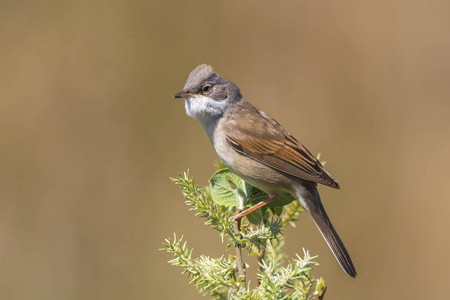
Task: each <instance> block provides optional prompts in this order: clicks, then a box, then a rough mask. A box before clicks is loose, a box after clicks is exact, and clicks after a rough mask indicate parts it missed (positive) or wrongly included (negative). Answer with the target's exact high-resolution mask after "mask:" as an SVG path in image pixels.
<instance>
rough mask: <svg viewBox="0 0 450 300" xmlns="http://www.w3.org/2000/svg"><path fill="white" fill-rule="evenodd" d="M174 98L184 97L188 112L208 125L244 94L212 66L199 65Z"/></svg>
mask: <svg viewBox="0 0 450 300" xmlns="http://www.w3.org/2000/svg"><path fill="white" fill-rule="evenodd" d="M174 98H184V99H185V108H186V113H187V114H188V115H189V116H191V117H193V118H194V119H197V120H198V121H200V123H202V124H203V125H206V123H209V122H210V121H214V120H215V119H217V118H218V117H220V116H222V115H223V114H224V113H225V111H226V110H227V109H228V108H229V107H230V106H231V105H233V104H234V103H236V102H238V101H239V100H241V98H242V95H241V93H240V91H239V88H238V87H237V86H236V85H235V84H234V83H233V82H231V81H229V80H228V79H226V78H223V77H221V76H220V75H219V74H217V73H215V72H214V71H213V69H212V67H211V66H208V65H199V66H198V67H196V68H195V69H194V70H193V71H192V72H191V74H189V77H188V79H187V81H186V84H185V86H184V88H183V91H182V92H180V93H178V94H176V95H175V96H174Z"/></svg>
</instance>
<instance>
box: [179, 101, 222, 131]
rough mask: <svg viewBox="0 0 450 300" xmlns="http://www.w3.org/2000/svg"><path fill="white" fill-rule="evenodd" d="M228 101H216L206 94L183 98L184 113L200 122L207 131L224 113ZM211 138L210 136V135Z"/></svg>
mask: <svg viewBox="0 0 450 300" xmlns="http://www.w3.org/2000/svg"><path fill="white" fill-rule="evenodd" d="M227 106H228V103H227V101H226V100H224V101H216V100H214V99H211V98H209V97H206V96H194V97H191V98H187V99H184V107H185V109H186V114H187V115H188V116H190V117H192V118H194V119H196V120H198V121H199V122H200V124H202V125H203V127H205V129H206V131H208V135H209V134H210V132H209V130H210V129H209V127H210V126H211V125H212V126H215V124H216V123H217V121H218V120H219V119H220V117H221V116H222V115H223V114H224V113H225V111H226V109H227ZM210 138H211V136H210Z"/></svg>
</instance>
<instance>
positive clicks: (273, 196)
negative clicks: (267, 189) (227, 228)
mask: <svg viewBox="0 0 450 300" xmlns="http://www.w3.org/2000/svg"><path fill="white" fill-rule="evenodd" d="M269 197H270V198H268V199H266V200H263V201H261V202H259V203H258V204H255V205H253V206H252V207H250V208H247V209H246V210H244V211H243V212H241V213H239V214H237V215H234V216H233V217H231V219H230V220H231V221H239V220H240V219H242V218H243V217H245V216H246V215H248V214H251V213H252V212H254V211H255V210H257V209H258V208H261V207H263V206H265V205H267V204H269V203H270V202H273V201H275V200H276V199H277V198H278V194H274V195H270V196H269Z"/></svg>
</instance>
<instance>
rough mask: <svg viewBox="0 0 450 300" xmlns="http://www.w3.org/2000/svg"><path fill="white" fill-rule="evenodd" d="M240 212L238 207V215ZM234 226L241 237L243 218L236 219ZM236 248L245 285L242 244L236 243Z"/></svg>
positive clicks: (237, 260)
mask: <svg viewBox="0 0 450 300" xmlns="http://www.w3.org/2000/svg"><path fill="white" fill-rule="evenodd" d="M240 213H241V210H240V209H239V208H238V209H236V215H238V214H240ZM233 227H234V233H235V234H236V235H239V238H241V237H242V235H241V220H240V219H239V220H236V221H234V224H233ZM234 248H235V249H236V264H237V268H238V273H239V276H242V277H243V278H244V279H243V280H242V282H243V283H244V285H245V270H244V268H243V265H244V261H243V260H242V247H241V244H240V243H238V244H236V245H235V246H234Z"/></svg>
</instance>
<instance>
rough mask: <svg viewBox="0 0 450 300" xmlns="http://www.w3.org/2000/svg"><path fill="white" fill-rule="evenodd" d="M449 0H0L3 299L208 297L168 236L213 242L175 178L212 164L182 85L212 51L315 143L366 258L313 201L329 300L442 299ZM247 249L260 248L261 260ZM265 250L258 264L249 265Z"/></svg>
mask: <svg viewBox="0 0 450 300" xmlns="http://www.w3.org/2000/svg"><path fill="white" fill-rule="evenodd" d="M449 12H450V2H449V1H425V2H424V1H415V0H414V1H394V2H392V1H297V0H295V1H294V0H286V1H276V2H274V1H263V0H247V1H237V0H229V1H209V0H201V1H95V2H94V1H33V2H31V1H30V3H27V1H2V2H1V4H0V41H1V42H0V44H1V46H0V53H1V55H0V70H1V72H0V145H1V146H0V298H1V299H178V298H180V297H183V299H199V298H200V295H199V293H198V291H196V290H195V287H194V286H193V285H189V284H188V282H189V280H188V278H187V277H186V276H185V275H181V274H180V272H181V269H178V268H176V267H172V266H170V265H169V264H167V261H168V260H169V259H171V256H170V255H169V254H168V253H165V252H161V251H158V249H159V248H160V247H161V243H162V242H163V241H164V239H165V238H167V237H171V236H172V235H173V233H174V232H175V233H177V235H184V236H185V239H186V240H187V241H188V242H189V245H190V246H191V247H193V248H194V256H197V255H200V254H206V255H211V256H220V255H222V254H223V249H224V245H223V244H222V243H221V242H220V239H219V236H218V234H217V232H214V231H213V230H211V229H209V228H207V227H205V226H204V225H203V220H202V219H200V218H196V217H194V213H193V212H189V211H188V208H187V207H186V206H185V204H184V201H183V198H182V196H181V194H180V190H179V187H177V186H175V185H174V184H173V183H172V182H171V181H170V179H169V177H175V176H176V175H177V173H178V172H183V171H185V170H187V169H188V168H189V169H190V171H191V175H192V176H194V178H195V180H196V182H197V184H199V185H202V186H203V185H206V184H207V183H208V179H209V177H210V176H211V175H212V173H213V172H214V170H215V167H214V166H213V164H214V163H215V162H216V161H217V160H218V158H217V156H216V154H215V152H214V150H213V148H212V146H211V145H210V142H209V140H208V138H207V136H206V134H205V132H204V131H203V128H202V127H201V126H200V125H199V124H197V122H196V121H194V120H193V119H191V118H189V117H187V116H186V115H185V112H184V103H183V101H182V100H179V99H172V96H173V95H174V94H175V93H176V92H179V91H180V90H181V89H182V87H183V86H184V83H185V80H186V78H187V76H188V74H189V72H190V71H191V70H192V69H193V68H194V67H195V66H197V65H198V64H201V63H208V64H211V65H213V66H214V68H215V70H216V71H217V72H218V73H219V74H221V75H223V76H225V77H227V78H229V79H231V80H232V81H234V82H235V83H236V84H237V85H238V86H239V87H240V88H241V91H242V93H243V95H244V97H245V98H246V99H247V100H249V101H251V102H252V103H253V104H255V106H257V107H259V108H261V109H263V110H264V111H265V112H267V113H268V114H270V115H272V116H273V117H274V118H276V119H277V120H278V121H280V123H282V124H283V125H284V127H285V128H286V129H288V131H289V132H290V133H292V134H293V135H294V136H296V137H297V138H298V139H299V140H300V141H302V142H303V143H304V144H305V145H306V146H307V147H308V148H309V149H310V150H311V151H312V152H313V153H315V154H317V153H319V152H321V153H322V159H323V160H326V161H327V165H326V167H327V169H328V170H329V171H330V172H331V173H332V174H333V175H334V176H335V177H336V178H337V179H338V180H339V181H340V183H341V185H342V190H340V191H336V190H333V189H330V188H326V187H321V189H320V191H321V194H322V199H323V201H324V205H325V207H326V208H327V211H328V214H329V215H330V217H331V219H332V221H333V223H334V225H335V227H336V228H337V230H338V232H339V233H340V235H341V237H342V238H343V240H344V241H345V244H346V245H347V248H348V249H349V251H350V253H351V255H352V257H353V261H354V263H355V265H356V268H357V270H358V277H357V278H356V279H351V278H349V277H348V276H347V275H345V274H344V272H343V271H342V270H341V269H340V267H339V266H338V264H337V263H336V262H335V259H334V257H333V256H332V254H331V252H330V251H329V249H328V247H327V246H326V244H325V242H324V241H323V239H322V237H321V235H320V234H319V232H318V231H317V229H316V228H315V226H314V224H313V223H312V221H311V219H310V217H309V216H307V215H306V214H305V215H302V216H301V218H300V221H299V223H298V226H297V228H289V229H288V230H287V231H286V241H287V244H286V252H287V253H288V255H289V256H291V257H292V256H293V255H295V253H302V247H305V248H306V249H309V251H310V252H311V253H312V254H317V255H319V258H318V262H319V263H320V266H318V267H317V268H316V269H315V271H314V275H315V276H323V277H324V278H325V280H326V281H327V284H328V287H329V289H328V292H327V296H326V297H325V298H330V299H437V298H442V294H443V290H442V288H444V287H445V286H446V284H447V281H448V269H449V268H450V260H449V259H448V254H449V253H450V239H449V231H450V217H449V210H450V201H449V194H450V184H449V175H448V173H447V172H448V170H449V169H450V157H449V153H450V35H449V32H450V15H449ZM250 262H251V261H250ZM254 266H255V264H254V263H253V265H252V267H254Z"/></svg>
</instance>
